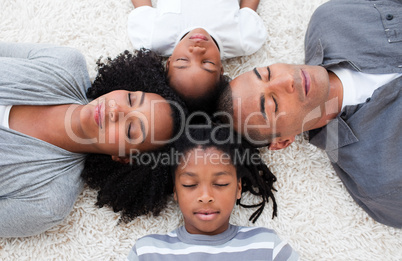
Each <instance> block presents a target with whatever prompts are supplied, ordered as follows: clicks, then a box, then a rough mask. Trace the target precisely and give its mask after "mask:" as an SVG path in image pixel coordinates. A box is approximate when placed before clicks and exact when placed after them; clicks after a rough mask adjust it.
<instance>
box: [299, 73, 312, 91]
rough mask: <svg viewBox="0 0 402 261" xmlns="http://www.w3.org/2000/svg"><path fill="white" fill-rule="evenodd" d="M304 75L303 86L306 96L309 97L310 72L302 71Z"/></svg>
mask: <svg viewBox="0 0 402 261" xmlns="http://www.w3.org/2000/svg"><path fill="white" fill-rule="evenodd" d="M301 72H302V73H301V74H302V79H303V80H302V84H303V89H304V94H305V95H306V96H307V94H308V92H309V91H310V82H311V80H310V75H309V74H308V72H306V71H304V70H301Z"/></svg>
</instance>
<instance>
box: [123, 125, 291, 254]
mask: <svg viewBox="0 0 402 261" xmlns="http://www.w3.org/2000/svg"><path fill="white" fill-rule="evenodd" d="M231 135H233V133H232V132H231V130H230V129H229V128H222V127H215V128H214V127H212V128H194V129H190V131H189V132H187V133H185V134H184V135H182V136H181V138H180V139H179V140H178V141H177V142H176V143H175V153H176V155H179V158H180V160H177V161H174V162H173V164H172V165H173V168H172V176H173V183H174V190H173V191H174V199H175V201H177V202H178V204H179V207H180V210H181V212H182V215H183V217H184V226H181V227H179V228H177V229H175V230H174V231H172V232H170V233H168V234H166V235H148V236H145V237H143V238H140V239H139V240H138V241H137V242H136V244H135V245H134V247H133V248H132V249H131V251H130V253H129V256H128V260H164V261H169V260H201V259H203V260H219V261H221V260H242V261H243V260H298V254H297V253H296V252H295V251H294V250H293V249H292V248H291V246H290V245H289V244H287V243H286V242H284V241H281V239H280V238H279V237H278V236H277V234H276V233H275V232H274V231H273V230H271V229H268V228H264V227H244V226H236V225H232V224H230V223H229V219H230V215H231V213H232V210H233V207H234V205H235V203H237V204H240V206H243V207H258V206H259V209H258V210H257V211H256V212H255V213H254V214H253V215H252V216H251V218H250V220H251V219H253V222H255V221H256V220H257V219H258V217H259V216H260V214H261V213H262V210H263V208H264V206H265V203H266V202H268V200H269V198H271V199H272V200H273V203H274V204H273V206H274V215H275V214H276V203H275V199H274V195H273V193H272V191H273V190H274V189H273V187H272V184H273V182H274V181H275V176H274V175H273V174H272V173H271V172H270V171H269V169H268V168H267V167H266V165H264V163H263V162H262V161H261V158H260V156H259V152H258V150H256V149H255V148H252V147H251V146H248V144H247V143H245V142H241V143H236V142H230V141H229V139H230V138H231V137H233V136H231ZM235 141H236V139H235ZM245 191H249V192H251V193H252V194H254V195H258V196H261V197H262V202H261V203H259V204H256V205H252V206H249V205H244V204H242V203H240V200H241V195H242V193H243V192H245Z"/></svg>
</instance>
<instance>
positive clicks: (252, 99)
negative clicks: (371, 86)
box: [230, 64, 329, 145]
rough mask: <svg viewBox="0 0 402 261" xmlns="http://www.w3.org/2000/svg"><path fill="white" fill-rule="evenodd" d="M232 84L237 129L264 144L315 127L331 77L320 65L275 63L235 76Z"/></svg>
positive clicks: (249, 138) (253, 140)
mask: <svg viewBox="0 0 402 261" xmlns="http://www.w3.org/2000/svg"><path fill="white" fill-rule="evenodd" d="M230 87H231V92H232V99H233V121H234V126H235V129H236V130H237V131H238V132H240V133H242V134H243V135H244V136H245V137H246V138H247V139H248V140H249V141H252V142H254V143H256V142H259V144H260V145H261V144H267V143H269V142H277V141H280V140H281V139H284V138H286V137H293V138H294V136H295V135H297V134H300V133H302V132H303V131H307V130H310V129H313V128H314V126H315V124H317V122H318V121H319V120H320V118H321V116H322V115H321V112H322V111H323V106H324V105H325V102H326V101H327V99H328V95H329V78H328V72H327V71H326V69H324V68H323V67H320V66H308V65H289V64H273V65H271V66H268V67H260V68H255V69H253V70H251V71H249V72H246V73H244V74H242V75H240V76H238V77H236V78H235V79H234V80H233V81H232V82H231V83H230Z"/></svg>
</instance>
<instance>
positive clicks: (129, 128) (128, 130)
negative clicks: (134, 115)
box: [127, 123, 132, 139]
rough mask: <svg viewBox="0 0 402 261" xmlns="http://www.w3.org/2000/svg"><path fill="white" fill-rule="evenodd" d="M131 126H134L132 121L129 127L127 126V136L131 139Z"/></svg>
mask: <svg viewBox="0 0 402 261" xmlns="http://www.w3.org/2000/svg"><path fill="white" fill-rule="evenodd" d="M131 126H132V123H129V124H128V128H127V138H129V139H131Z"/></svg>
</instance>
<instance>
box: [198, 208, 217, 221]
mask: <svg viewBox="0 0 402 261" xmlns="http://www.w3.org/2000/svg"><path fill="white" fill-rule="evenodd" d="M219 213H220V212H219V211H214V210H199V211H196V212H194V215H195V216H196V217H198V218H199V219H201V220H203V221H209V220H212V219H214V218H216V216H218V215H219Z"/></svg>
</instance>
